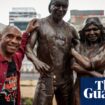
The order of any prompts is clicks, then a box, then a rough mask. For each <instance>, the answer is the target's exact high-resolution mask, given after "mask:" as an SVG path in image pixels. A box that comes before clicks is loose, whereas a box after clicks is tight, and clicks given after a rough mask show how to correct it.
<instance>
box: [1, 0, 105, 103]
mask: <svg viewBox="0 0 105 105" xmlns="http://www.w3.org/2000/svg"><path fill="white" fill-rule="evenodd" d="M68 6H69V0H51V1H50V4H49V7H48V9H49V13H50V15H49V16H47V17H45V18H41V19H33V20H31V21H30V22H29V24H28V26H27V28H26V30H25V32H24V33H23V35H22V33H21V30H20V29H19V28H17V27H16V26H11V25H8V26H6V27H5V28H4V30H3V31H2V32H1V35H0V105H21V101H20V100H21V97H20V73H21V72H20V68H21V66H22V60H23V58H24V54H26V55H27V58H28V59H29V60H30V61H31V62H32V63H33V65H34V66H35V68H36V70H37V71H38V72H39V74H40V77H39V80H38V83H37V88H36V91H35V96H34V98H33V105H53V103H52V100H53V97H54V96H55V99H56V102H57V105H80V78H81V77H104V69H105V59H104V57H105V44H104V43H105V28H104V26H103V24H102V23H101V21H100V19H99V18H98V17H89V18H87V19H86V21H85V25H84V27H83V28H82V29H81V30H80V31H79V32H77V31H76V29H75V28H74V27H73V25H71V24H70V23H67V22H65V21H64V20H63V17H64V16H65V14H66V12H67V10H68ZM36 44H37V51H36V52H37V55H36V54H35V53H34V52H35V51H34V50H35V49H34V46H35V45H36ZM73 71H75V73H76V74H77V77H76V81H75V83H74V76H73Z"/></svg>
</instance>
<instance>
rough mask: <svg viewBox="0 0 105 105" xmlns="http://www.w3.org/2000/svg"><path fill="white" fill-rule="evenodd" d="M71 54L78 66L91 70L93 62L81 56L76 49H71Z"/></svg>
mask: <svg viewBox="0 0 105 105" xmlns="http://www.w3.org/2000/svg"><path fill="white" fill-rule="evenodd" d="M71 53H72V55H73V57H74V58H75V60H76V61H77V62H78V64H80V65H81V66H82V67H83V68H86V69H91V62H90V60H89V59H88V58H87V57H85V56H83V55H81V54H79V53H78V52H77V51H76V50H75V49H74V48H72V49H71Z"/></svg>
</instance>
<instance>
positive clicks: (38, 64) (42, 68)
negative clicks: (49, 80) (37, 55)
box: [33, 59, 50, 76]
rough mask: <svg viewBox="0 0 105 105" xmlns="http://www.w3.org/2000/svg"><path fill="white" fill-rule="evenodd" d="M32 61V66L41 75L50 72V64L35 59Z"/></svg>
mask: <svg viewBox="0 0 105 105" xmlns="http://www.w3.org/2000/svg"><path fill="white" fill-rule="evenodd" d="M33 63H34V66H35V68H36V69H37V70H38V72H39V73H40V74H41V75H44V76H48V74H49V73H50V71H49V69H50V66H49V65H47V64H46V63H44V62H42V61H40V60H38V59H36V60H35V62H33Z"/></svg>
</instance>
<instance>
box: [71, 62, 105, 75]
mask: <svg viewBox="0 0 105 105" xmlns="http://www.w3.org/2000/svg"><path fill="white" fill-rule="evenodd" d="M72 69H73V70H74V71H76V72H77V73H78V74H81V75H90V76H93V77H104V75H102V74H100V73H98V72H96V71H87V70H86V69H85V68H83V67H81V66H80V65H79V64H77V63H74V64H73V65H72Z"/></svg>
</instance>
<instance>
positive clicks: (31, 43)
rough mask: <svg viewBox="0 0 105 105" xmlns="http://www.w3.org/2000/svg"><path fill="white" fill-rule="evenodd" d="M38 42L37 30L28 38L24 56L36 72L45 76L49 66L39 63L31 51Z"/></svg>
mask: <svg viewBox="0 0 105 105" xmlns="http://www.w3.org/2000/svg"><path fill="white" fill-rule="evenodd" d="M37 41H38V30H35V31H34V32H33V33H32V34H31V36H30V39H29V41H28V43H27V46H26V55H27V57H28V59H29V60H30V61H31V62H32V63H33V64H34V66H35V68H36V69H37V70H38V72H39V73H40V74H42V75H45V76H46V75H47V72H48V71H49V68H50V67H49V66H48V65H47V64H46V63H44V62H42V61H40V60H39V59H38V58H37V56H36V55H35V53H34V51H33V49H34V46H35V44H36V42H37Z"/></svg>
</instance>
